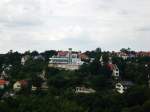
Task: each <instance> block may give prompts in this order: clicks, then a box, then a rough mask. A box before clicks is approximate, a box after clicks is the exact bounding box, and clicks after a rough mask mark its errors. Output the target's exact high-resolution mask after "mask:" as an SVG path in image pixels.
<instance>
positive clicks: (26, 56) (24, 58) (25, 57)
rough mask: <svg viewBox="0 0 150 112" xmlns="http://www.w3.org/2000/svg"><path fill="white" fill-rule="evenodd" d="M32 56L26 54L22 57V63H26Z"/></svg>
mask: <svg viewBox="0 0 150 112" xmlns="http://www.w3.org/2000/svg"><path fill="white" fill-rule="evenodd" d="M29 58H30V56H29V55H25V56H23V57H22V58H21V64H22V65H25V63H26V61H27V60H29Z"/></svg>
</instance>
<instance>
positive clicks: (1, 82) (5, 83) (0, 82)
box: [0, 79, 9, 89]
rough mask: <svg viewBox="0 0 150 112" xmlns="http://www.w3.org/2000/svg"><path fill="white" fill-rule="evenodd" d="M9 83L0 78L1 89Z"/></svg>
mask: <svg viewBox="0 0 150 112" xmlns="http://www.w3.org/2000/svg"><path fill="white" fill-rule="evenodd" d="M8 85H9V81H6V80H2V79H0V89H4V88H5V87H6V86H8Z"/></svg>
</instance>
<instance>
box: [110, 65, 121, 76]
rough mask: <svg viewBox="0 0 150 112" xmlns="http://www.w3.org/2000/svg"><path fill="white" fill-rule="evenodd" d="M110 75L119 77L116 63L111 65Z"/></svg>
mask: <svg viewBox="0 0 150 112" xmlns="http://www.w3.org/2000/svg"><path fill="white" fill-rule="evenodd" d="M112 76H113V77H115V78H118V77H119V68H118V66H117V65H113V73H112Z"/></svg>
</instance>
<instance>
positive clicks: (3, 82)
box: [0, 80, 8, 85]
mask: <svg viewBox="0 0 150 112" xmlns="http://www.w3.org/2000/svg"><path fill="white" fill-rule="evenodd" d="M7 82H8V81H5V80H0V85H5V84H6V83H7Z"/></svg>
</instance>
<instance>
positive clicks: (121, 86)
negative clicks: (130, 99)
mask: <svg viewBox="0 0 150 112" xmlns="http://www.w3.org/2000/svg"><path fill="white" fill-rule="evenodd" d="M132 86H134V84H133V83H132V82H131V81H122V82H118V83H116V85H115V89H116V91H117V92H118V93H120V94H123V93H124V92H125V91H126V90H127V89H128V88H130V87H132Z"/></svg>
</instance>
